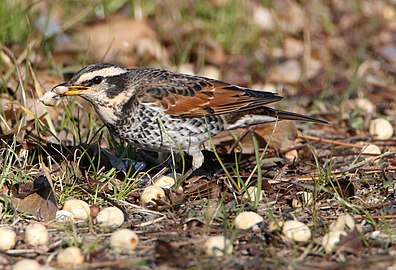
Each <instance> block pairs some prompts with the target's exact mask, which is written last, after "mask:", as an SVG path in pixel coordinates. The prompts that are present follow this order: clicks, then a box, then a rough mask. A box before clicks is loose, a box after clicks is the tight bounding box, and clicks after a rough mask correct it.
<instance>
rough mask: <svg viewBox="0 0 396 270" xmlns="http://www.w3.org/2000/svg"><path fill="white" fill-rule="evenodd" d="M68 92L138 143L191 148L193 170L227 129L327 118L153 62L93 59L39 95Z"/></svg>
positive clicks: (50, 101) (52, 99) (50, 98)
mask: <svg viewBox="0 0 396 270" xmlns="http://www.w3.org/2000/svg"><path fill="white" fill-rule="evenodd" d="M68 96H79V97H81V98H83V99H85V100H87V101H88V102H90V103H91V104H92V105H93V108H94V109H95V111H96V113H97V114H98V115H99V118H100V119H101V120H102V121H103V123H104V125H105V126H106V127H107V128H108V130H109V131H110V132H111V133H112V134H114V135H115V136H116V137H119V138H121V139H123V140H124V141H126V142H128V143H129V144H131V145H132V146H134V147H136V148H137V149H143V150H149V151H155V152H159V153H161V152H171V151H183V152H185V153H187V154H188V155H190V156H191V157H192V168H191V169H192V170H196V169H198V168H200V167H201V166H202V164H203V163H204V156H203V154H202V151H201V149H202V144H203V143H204V142H205V141H208V140H209V139H210V138H211V137H212V136H215V135H217V134H218V133H220V132H222V131H224V130H232V129H236V128H242V127H247V126H252V125H258V124H263V123H267V122H274V121H278V120H285V119H286V120H296V121H309V122H317V123H322V124H327V123H328V122H327V121H324V120H320V119H317V118H313V117H310V116H306V115H302V114H297V113H293V112H289V111H284V110H278V109H275V108H272V107H268V106H267V105H268V104H270V103H273V102H276V101H279V100H281V99H282V97H281V96H279V95H278V94H276V93H272V92H267V91H259V90H253V89H249V88H245V87H242V86H237V85H234V84H230V83H227V82H223V81H220V80H216V79H211V78H206V77H200V76H193V75H187V74H181V73H175V72H172V71H168V70H164V69H158V68H149V67H143V68H125V67H121V66H118V65H114V64H109V63H97V64H90V65H88V66H86V67H84V68H82V69H81V70H80V71H78V72H77V73H75V75H74V76H72V78H71V79H70V80H69V81H67V82H64V83H61V84H59V85H56V86H55V87H53V88H52V89H51V90H49V91H48V92H46V93H45V94H44V95H43V96H42V97H41V98H40V101H41V102H42V103H43V104H44V105H48V106H54V105H56V104H57V103H58V101H59V100H60V99H61V98H63V97H68Z"/></svg>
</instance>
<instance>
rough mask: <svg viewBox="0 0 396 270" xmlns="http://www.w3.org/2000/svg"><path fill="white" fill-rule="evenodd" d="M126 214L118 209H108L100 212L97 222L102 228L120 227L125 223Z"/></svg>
mask: <svg viewBox="0 0 396 270" xmlns="http://www.w3.org/2000/svg"><path fill="white" fill-rule="evenodd" d="M124 220H125V217H124V213H123V212H122V211H121V210H120V209H118V208H117V207H106V208H103V209H102V211H100V212H99V214H98V216H97V217H96V222H97V223H98V224H99V226H100V227H106V228H113V227H120V226H121V225H122V223H124Z"/></svg>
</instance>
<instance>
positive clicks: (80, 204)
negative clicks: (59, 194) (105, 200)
mask: <svg viewBox="0 0 396 270" xmlns="http://www.w3.org/2000/svg"><path fill="white" fill-rule="evenodd" d="M63 210H66V211H69V212H70V213H72V215H73V217H74V218H75V219H88V218H89V217H90V212H91V210H90V208H89V205H88V204H87V203H86V202H84V201H82V200H77V199H71V200H68V201H66V202H65V204H64V205H63Z"/></svg>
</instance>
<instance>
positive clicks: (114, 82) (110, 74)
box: [40, 64, 128, 106]
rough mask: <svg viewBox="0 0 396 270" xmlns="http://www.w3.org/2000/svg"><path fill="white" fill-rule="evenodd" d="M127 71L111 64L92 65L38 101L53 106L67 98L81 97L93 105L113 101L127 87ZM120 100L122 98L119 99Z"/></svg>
mask: <svg viewBox="0 0 396 270" xmlns="http://www.w3.org/2000/svg"><path fill="white" fill-rule="evenodd" d="M127 72H128V69H126V68H123V67H119V66H116V65H112V64H92V65H89V66H86V67H85V68H83V69H81V70H80V71H78V72H77V73H76V74H75V75H74V76H73V77H72V78H71V79H70V80H69V81H67V82H64V83H61V84H59V85H57V86H55V87H54V88H52V89H51V90H50V91H48V92H46V93H45V94H44V95H43V96H42V97H41V98H40V101H41V102H42V103H44V104H45V105H49V106H54V105H56V103H57V102H58V100H59V99H60V98H62V97H67V96H81V97H82V98H84V99H86V100H88V101H90V102H91V103H93V104H94V105H98V104H99V103H106V101H108V100H113V101H114V100H115V99H116V98H117V96H120V94H121V93H122V92H125V91H124V90H125V89H127V87H128V78H127V77H128V76H125V73H127ZM119 98H122V97H119Z"/></svg>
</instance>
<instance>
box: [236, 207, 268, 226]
mask: <svg viewBox="0 0 396 270" xmlns="http://www.w3.org/2000/svg"><path fill="white" fill-rule="evenodd" d="M263 220H264V219H263V217H262V216H260V215H258V214H257V213H255V212H251V211H245V212H241V213H239V214H238V215H237V216H236V218H235V228H236V229H240V230H247V229H251V228H252V229H253V230H255V227H257V224H259V223H261V222H263Z"/></svg>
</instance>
